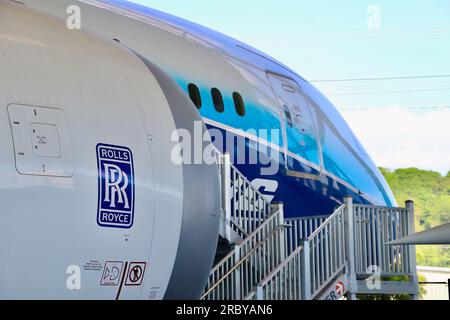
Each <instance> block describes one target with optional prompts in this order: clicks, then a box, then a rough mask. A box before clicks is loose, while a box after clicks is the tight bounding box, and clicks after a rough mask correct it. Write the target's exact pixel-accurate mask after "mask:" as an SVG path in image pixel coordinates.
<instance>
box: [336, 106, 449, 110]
mask: <svg viewBox="0 0 450 320" xmlns="http://www.w3.org/2000/svg"><path fill="white" fill-rule="evenodd" d="M392 109H402V110H440V109H450V106H411V107H342V108H339V107H338V110H340V111H368V110H370V111H373V110H378V111H382V110H392Z"/></svg>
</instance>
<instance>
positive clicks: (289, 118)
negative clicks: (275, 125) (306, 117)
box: [283, 105, 293, 128]
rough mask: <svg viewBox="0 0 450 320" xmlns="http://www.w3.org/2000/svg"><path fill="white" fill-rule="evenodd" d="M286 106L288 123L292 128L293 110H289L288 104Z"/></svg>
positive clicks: (285, 113) (285, 111)
mask: <svg viewBox="0 0 450 320" xmlns="http://www.w3.org/2000/svg"><path fill="white" fill-rule="evenodd" d="M283 108H284V115H285V116H286V122H287V125H288V126H289V128H292V127H293V125H292V116H291V111H290V110H289V107H288V106H287V105H284V106H283Z"/></svg>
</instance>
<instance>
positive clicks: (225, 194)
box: [220, 153, 232, 241]
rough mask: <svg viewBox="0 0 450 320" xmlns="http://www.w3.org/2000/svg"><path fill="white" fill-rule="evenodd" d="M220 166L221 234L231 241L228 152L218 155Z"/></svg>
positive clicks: (229, 159) (229, 161)
mask: <svg viewBox="0 0 450 320" xmlns="http://www.w3.org/2000/svg"><path fill="white" fill-rule="evenodd" d="M220 161H221V163H220V165H221V166H222V177H221V178H222V179H221V180H222V185H221V188H222V210H223V217H222V220H223V234H224V237H225V239H227V240H229V241H231V240H232V239H231V195H230V193H231V190H230V188H231V157H230V154H229V153H225V154H223V155H221V156H220Z"/></svg>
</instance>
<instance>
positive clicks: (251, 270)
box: [202, 205, 285, 300]
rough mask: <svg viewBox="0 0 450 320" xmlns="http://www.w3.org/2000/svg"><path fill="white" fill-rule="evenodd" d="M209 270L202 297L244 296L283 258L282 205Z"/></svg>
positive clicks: (219, 298) (212, 298)
mask: <svg viewBox="0 0 450 320" xmlns="http://www.w3.org/2000/svg"><path fill="white" fill-rule="evenodd" d="M272 212H273V213H272V215H270V216H269V218H268V219H266V220H265V221H264V222H263V223H262V224H261V225H260V226H259V227H258V228H257V229H256V230H255V231H254V232H253V233H252V234H251V235H249V236H248V238H247V239H245V240H244V241H243V242H242V243H240V244H239V245H236V247H235V250H234V251H232V252H231V253H230V254H228V255H227V256H226V257H225V258H224V259H223V260H222V261H221V262H219V263H218V264H217V265H216V266H215V267H214V268H213V270H212V271H211V274H210V276H209V279H208V283H207V287H206V291H205V294H204V295H203V296H202V300H240V299H243V298H246V297H247V296H248V295H249V294H251V293H252V292H253V291H254V290H255V289H256V286H257V284H258V283H260V282H261V281H262V280H263V279H264V278H265V277H267V276H268V275H269V274H270V273H271V272H272V271H273V270H274V269H275V268H276V267H277V266H278V265H279V264H280V263H281V262H282V261H283V260H284V259H285V256H284V252H285V249H284V229H285V226H284V225H283V221H284V218H283V207H282V205H273V206H272Z"/></svg>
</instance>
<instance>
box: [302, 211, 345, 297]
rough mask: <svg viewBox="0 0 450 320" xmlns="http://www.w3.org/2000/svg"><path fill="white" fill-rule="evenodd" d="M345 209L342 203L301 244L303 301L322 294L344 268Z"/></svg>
mask: <svg viewBox="0 0 450 320" xmlns="http://www.w3.org/2000/svg"><path fill="white" fill-rule="evenodd" d="M346 209H347V206H346V205H345V204H343V205H341V206H340V207H339V208H338V209H336V210H335V212H334V213H333V214H332V215H331V216H330V217H328V218H327V219H326V220H325V222H324V223H323V224H322V225H321V226H320V227H319V228H317V229H316V230H315V231H314V232H313V233H312V234H311V235H310V236H309V237H308V239H307V240H305V241H304V243H303V247H304V251H303V256H304V257H303V263H304V266H303V281H304V287H303V294H304V297H305V299H311V298H313V297H314V296H315V295H317V294H318V293H319V292H321V291H322V290H323V289H324V288H325V287H326V286H327V284H328V282H329V281H331V280H332V279H334V277H336V274H337V273H339V272H341V271H342V270H343V268H344V267H345V264H346V252H345V251H346V234H345V214H346ZM328 253H330V255H328Z"/></svg>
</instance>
